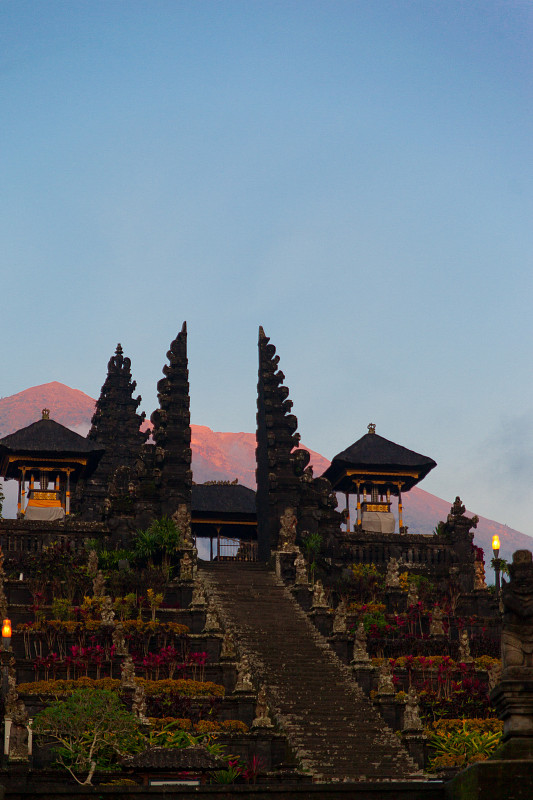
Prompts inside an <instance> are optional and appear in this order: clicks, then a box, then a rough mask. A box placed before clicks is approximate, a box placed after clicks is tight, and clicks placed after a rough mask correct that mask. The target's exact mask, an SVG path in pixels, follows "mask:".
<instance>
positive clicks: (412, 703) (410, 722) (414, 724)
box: [403, 686, 424, 731]
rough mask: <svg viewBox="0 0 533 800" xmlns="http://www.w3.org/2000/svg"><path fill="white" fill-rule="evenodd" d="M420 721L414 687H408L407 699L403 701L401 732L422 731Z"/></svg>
mask: <svg viewBox="0 0 533 800" xmlns="http://www.w3.org/2000/svg"><path fill="white" fill-rule="evenodd" d="M423 727H424V726H423V724H422V720H421V719H420V708H419V706H418V695H417V693H416V689H415V687H414V686H410V687H409V691H408V692H407V698H406V701H405V710H404V714H403V730H404V731H419V730H422V729H423Z"/></svg>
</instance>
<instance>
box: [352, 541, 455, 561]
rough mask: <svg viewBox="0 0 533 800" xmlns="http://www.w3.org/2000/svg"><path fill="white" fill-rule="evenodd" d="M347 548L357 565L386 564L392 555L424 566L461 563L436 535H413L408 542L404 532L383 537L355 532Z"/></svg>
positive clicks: (449, 547)
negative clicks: (437, 539) (358, 534)
mask: <svg viewBox="0 0 533 800" xmlns="http://www.w3.org/2000/svg"><path fill="white" fill-rule="evenodd" d="M361 539H363V541H361ZM372 539H373V541H372ZM376 539H378V540H377V541H376ZM346 547H347V548H348V549H349V551H350V556H351V557H352V558H353V561H354V563H356V564H376V565H378V566H380V565H382V566H386V565H387V564H388V562H389V561H390V559H391V558H398V559H399V560H401V561H402V562H403V563H404V564H410V565H412V566H413V567H416V566H418V565H420V566H431V567H442V568H447V567H450V566H451V565H452V564H455V563H457V558H456V556H455V554H454V552H453V549H452V547H451V546H450V545H447V544H446V543H443V542H442V540H441V541H435V537H433V536H414V535H413V536H410V537H409V539H408V540H407V541H406V536H405V535H403V534H388V535H386V536H384V535H382V536H379V538H378V534H371V535H370V536H368V538H367V537H366V536H365V534H363V535H362V536H357V534H352V535H351V537H350V539H349V541H347V542H346Z"/></svg>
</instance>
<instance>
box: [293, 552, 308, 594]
mask: <svg viewBox="0 0 533 800" xmlns="http://www.w3.org/2000/svg"><path fill="white" fill-rule="evenodd" d="M294 569H295V570H296V579H295V584H296V586H307V585H308V580H307V567H306V565H305V558H304V557H303V554H302V552H301V551H300V550H298V552H297V554H296V558H295V559H294Z"/></svg>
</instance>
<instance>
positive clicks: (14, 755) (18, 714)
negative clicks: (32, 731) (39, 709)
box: [9, 700, 29, 761]
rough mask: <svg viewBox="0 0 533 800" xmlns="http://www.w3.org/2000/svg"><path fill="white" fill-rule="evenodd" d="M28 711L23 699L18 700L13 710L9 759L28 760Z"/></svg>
mask: <svg viewBox="0 0 533 800" xmlns="http://www.w3.org/2000/svg"><path fill="white" fill-rule="evenodd" d="M28 739H29V736H28V712H27V711H26V706H25V705H24V703H23V701H22V700H17V702H16V704H15V707H14V708H13V709H12V712H11V729H10V731H9V761H28V760H29V747H28Z"/></svg>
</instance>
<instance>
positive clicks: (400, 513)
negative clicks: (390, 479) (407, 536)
mask: <svg viewBox="0 0 533 800" xmlns="http://www.w3.org/2000/svg"><path fill="white" fill-rule="evenodd" d="M398 525H399V527H400V533H401V532H402V528H403V503H402V483H401V482H400V483H398Z"/></svg>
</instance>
